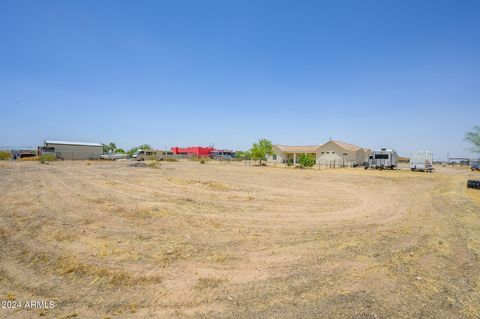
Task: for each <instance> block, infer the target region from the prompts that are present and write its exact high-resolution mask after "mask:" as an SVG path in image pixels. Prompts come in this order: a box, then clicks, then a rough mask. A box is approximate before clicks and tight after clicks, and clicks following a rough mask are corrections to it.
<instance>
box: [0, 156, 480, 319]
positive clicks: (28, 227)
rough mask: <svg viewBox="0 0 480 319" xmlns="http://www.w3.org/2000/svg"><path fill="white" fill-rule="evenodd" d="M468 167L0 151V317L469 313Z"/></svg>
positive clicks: (476, 302)
mask: <svg viewBox="0 0 480 319" xmlns="http://www.w3.org/2000/svg"><path fill="white" fill-rule="evenodd" d="M470 175H474V176H476V177H478V178H480V174H478V173H471V172H469V171H467V170H462V169H452V168H442V167H440V168H438V171H437V172H436V173H433V174H428V173H413V172H409V171H394V172H390V171H366V170H363V169H336V170H321V171H320V170H299V169H287V168H271V167H243V166H234V165H215V164H212V163H207V164H205V165H202V164H200V163H197V162H179V163H163V164H161V165H160V167H158V168H152V167H129V166H127V165H126V164H119V163H112V162H55V163H51V164H39V163H37V162H23V163H22V162H17V163H12V162H5V163H0V216H1V223H0V243H1V245H0V254H1V259H0V300H17V301H26V300H47V301H50V300H53V301H55V302H56V307H55V309H53V310H41V309H35V310H25V309H17V310H7V309H0V317H1V318H4V317H8V318H17V317H18V318H30V317H33V318H36V317H39V316H45V317H54V318H56V317H58V318H72V317H78V318H108V317H110V318H133V317H135V318H136V317H140V318H151V317H154V318H163V317H165V318H168V317H181V318H182V317H205V318H215V317H221V318H225V317H239V318H252V317H261V318H293V317H295V318H359V319H360V318H365V319H366V318H436V319H438V318H479V316H480V191H475V190H467V189H466V187H465V185H466V180H467V179H468V176H470Z"/></svg>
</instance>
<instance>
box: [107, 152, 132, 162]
mask: <svg viewBox="0 0 480 319" xmlns="http://www.w3.org/2000/svg"><path fill="white" fill-rule="evenodd" d="M126 158H128V155H127V154H123V153H113V154H103V155H102V156H101V159H105V160H112V161H113V160H117V159H126Z"/></svg>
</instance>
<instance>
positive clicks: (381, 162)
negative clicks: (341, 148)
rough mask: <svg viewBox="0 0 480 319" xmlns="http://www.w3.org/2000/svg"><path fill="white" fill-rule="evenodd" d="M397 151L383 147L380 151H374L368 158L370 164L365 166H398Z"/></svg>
mask: <svg viewBox="0 0 480 319" xmlns="http://www.w3.org/2000/svg"><path fill="white" fill-rule="evenodd" d="M397 157H398V156H397V152H395V151H394V150H387V149H386V148H382V149H381V150H379V151H373V153H372V155H370V156H369V158H368V166H367V167H365V168H369V167H370V168H379V169H384V168H389V169H395V168H397Z"/></svg>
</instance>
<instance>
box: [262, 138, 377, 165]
mask: <svg viewBox="0 0 480 319" xmlns="http://www.w3.org/2000/svg"><path fill="white" fill-rule="evenodd" d="M273 152H274V155H273V156H270V158H269V159H268V160H269V161H270V162H274V163H289V162H290V163H292V164H297V163H298V160H299V157H300V155H301V154H311V155H312V156H313V157H314V158H315V160H316V163H317V164H319V165H332V164H333V165H336V166H341V165H346V166H351V165H362V164H363V163H364V162H366V161H368V156H369V155H370V154H371V150H370V149H368V148H362V147H360V146H357V145H354V144H349V143H345V142H341V141H328V142H327V143H325V144H322V145H308V146H287V145H274V146H273Z"/></svg>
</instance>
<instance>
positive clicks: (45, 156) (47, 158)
mask: <svg viewBox="0 0 480 319" xmlns="http://www.w3.org/2000/svg"><path fill="white" fill-rule="evenodd" d="M38 160H39V161H40V163H41V164H46V163H48V162H53V161H54V160H56V158H55V156H53V155H50V154H43V155H40V156H39V157H38Z"/></svg>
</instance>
